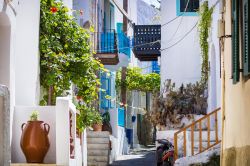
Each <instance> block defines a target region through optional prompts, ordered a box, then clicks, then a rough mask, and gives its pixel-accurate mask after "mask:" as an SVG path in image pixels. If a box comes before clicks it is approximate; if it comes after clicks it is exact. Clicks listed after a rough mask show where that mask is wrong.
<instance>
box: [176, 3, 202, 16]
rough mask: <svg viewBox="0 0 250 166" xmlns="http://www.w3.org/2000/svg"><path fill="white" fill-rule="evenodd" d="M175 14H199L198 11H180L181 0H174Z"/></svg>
mask: <svg viewBox="0 0 250 166" xmlns="http://www.w3.org/2000/svg"><path fill="white" fill-rule="evenodd" d="M190 1H192V0H190ZM199 6H200V4H199ZM176 15H177V16H198V15H199V14H198V12H181V0H176Z"/></svg>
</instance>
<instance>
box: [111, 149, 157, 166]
mask: <svg viewBox="0 0 250 166" xmlns="http://www.w3.org/2000/svg"><path fill="white" fill-rule="evenodd" d="M155 165H156V162H155V147H150V148H139V149H134V150H132V151H131V152H130V154H129V155H123V156H120V157H119V158H118V160H117V161H115V162H113V164H111V166H155Z"/></svg>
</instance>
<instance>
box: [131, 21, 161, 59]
mask: <svg viewBox="0 0 250 166" xmlns="http://www.w3.org/2000/svg"><path fill="white" fill-rule="evenodd" d="M160 40H161V25H135V26H134V42H133V43H134V46H133V52H134V54H135V57H137V58H138V59H139V60H140V61H157V59H158V57H159V56H161V43H160Z"/></svg>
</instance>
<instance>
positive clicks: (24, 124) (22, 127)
mask: <svg viewBox="0 0 250 166" xmlns="http://www.w3.org/2000/svg"><path fill="white" fill-rule="evenodd" d="M24 126H26V123H23V124H22V126H21V129H22V131H23V129H24Z"/></svg>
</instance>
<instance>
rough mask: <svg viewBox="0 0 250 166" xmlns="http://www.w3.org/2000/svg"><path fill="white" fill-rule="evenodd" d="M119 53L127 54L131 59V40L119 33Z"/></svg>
mask: <svg viewBox="0 0 250 166" xmlns="http://www.w3.org/2000/svg"><path fill="white" fill-rule="evenodd" d="M117 36H118V52H119V53H124V54H126V55H127V56H128V57H129V58H130V55H131V52H130V39H129V38H128V37H127V36H126V35H125V34H124V33H123V32H121V33H118V34H117Z"/></svg>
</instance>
